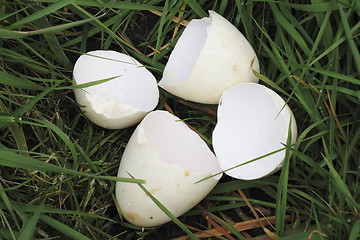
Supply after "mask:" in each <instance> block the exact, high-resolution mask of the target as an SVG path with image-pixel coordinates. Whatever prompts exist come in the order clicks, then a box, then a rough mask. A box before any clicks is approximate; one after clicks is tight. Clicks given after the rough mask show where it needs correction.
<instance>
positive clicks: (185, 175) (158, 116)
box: [116, 111, 221, 227]
mask: <svg viewBox="0 0 360 240" xmlns="http://www.w3.org/2000/svg"><path fill="white" fill-rule="evenodd" d="M219 172H221V169H220V167H219V165H218V163H217V160H216V157H215V155H214V154H213V153H212V152H211V151H210V149H209V148H208V146H207V145H206V143H205V142H204V141H203V140H202V139H201V138H200V137H199V136H198V135H197V134H196V133H195V132H193V131H192V130H191V129H190V128H189V127H188V126H186V124H185V123H184V122H182V121H180V120H179V119H178V118H177V117H175V116H173V115H171V114H170V113H168V112H166V111H155V112H151V113H149V114H148V115H147V116H146V117H145V118H144V120H143V121H142V122H141V123H140V124H139V125H138V127H137V128H136V130H135V131H134V133H133V135H132V136H131V138H130V140H129V142H128V144H127V146H126V149H125V151H124V154H123V156H122V159H121V162H120V166H119V171H118V177H129V174H131V175H132V176H133V177H135V178H137V179H144V180H145V183H144V184H143V186H144V187H145V188H146V189H147V190H148V191H149V192H150V193H151V194H152V195H153V196H154V197H155V198H156V199H157V200H159V201H160V202H161V203H162V204H163V205H164V206H165V207H166V208H167V209H168V210H169V211H170V212H171V213H172V214H173V215H175V216H176V217H178V216H180V215H182V214H183V213H185V212H187V211H188V210H190V209H191V208H192V207H194V206H195V205H196V204H197V203H198V202H200V201H201V200H202V199H203V198H204V197H205V196H206V195H207V194H208V193H209V192H210V191H211V190H212V188H213V187H214V186H215V184H216V183H217V182H218V180H219V179H220V177H221V175H217V176H214V177H212V178H209V179H206V180H204V181H202V182H199V183H196V182H197V181H199V180H202V179H204V178H206V177H209V176H211V175H213V174H216V173H219ZM128 173H129V174H128ZM116 199H117V202H118V203H119V206H120V209H121V215H122V216H123V217H124V218H125V219H127V220H128V221H129V222H130V223H132V224H134V225H137V226H141V227H152V226H157V225H160V224H163V223H166V222H168V221H170V218H169V217H168V216H167V215H166V214H165V213H164V212H163V211H162V210H161V209H160V208H159V207H158V206H157V205H156V204H155V203H154V202H153V201H152V200H151V198H150V197H148V196H147V195H146V193H145V192H144V191H143V190H142V189H141V188H140V187H139V186H138V185H137V184H133V183H124V182H117V183H116Z"/></svg>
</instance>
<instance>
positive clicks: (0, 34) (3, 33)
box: [0, 18, 94, 39]
mask: <svg viewBox="0 0 360 240" xmlns="http://www.w3.org/2000/svg"><path fill="white" fill-rule="evenodd" d="M93 20H94V19H93V18H90V19H84V20H80V21H76V22H71V23H65V24H61V25H57V26H52V27H47V28H43V29H38V30H33V31H14V30H8V29H4V28H0V39H1V38H3V39H5V38H24V37H29V36H34V35H40V34H47V33H55V32H60V31H64V30H66V29H69V28H72V27H76V26H79V25H82V24H85V23H88V22H91V21H93Z"/></svg>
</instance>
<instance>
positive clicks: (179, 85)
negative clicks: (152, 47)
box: [159, 11, 260, 104]
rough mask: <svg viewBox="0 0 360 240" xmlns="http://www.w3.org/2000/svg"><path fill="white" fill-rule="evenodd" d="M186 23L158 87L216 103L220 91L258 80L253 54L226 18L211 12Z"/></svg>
mask: <svg viewBox="0 0 360 240" xmlns="http://www.w3.org/2000/svg"><path fill="white" fill-rule="evenodd" d="M209 13H210V17H209V18H202V19H194V20H192V21H190V22H189V24H188V25H187V27H186V28H185V30H184V32H183V33H182V35H181V37H180V38H179V40H178V42H177V43H176V45H175V47H174V50H173V51H172V53H171V55H170V58H169V61H168V62H167V64H166V66H165V69H164V72H163V77H162V79H161V81H160V82H159V86H160V87H161V88H163V89H165V90H166V91H168V92H170V93H172V94H174V95H176V96H178V97H181V98H184V99H186V100H190V101H194V102H199V103H205V104H218V103H219V100H220V97H221V94H222V93H223V91H224V90H225V89H227V88H229V87H231V86H234V85H236V84H239V83H244V82H258V79H257V78H256V77H255V76H254V74H253V72H252V68H253V69H254V70H256V71H257V72H259V68H260V67H259V62H258V59H257V57H256V54H255V52H254V50H253V48H252V47H251V45H250V44H249V42H248V41H247V40H246V38H245V37H244V36H243V35H242V34H241V32H240V31H239V30H238V29H237V28H236V27H235V26H233V25H232V24H231V23H230V22H229V21H228V20H226V19H225V18H224V17H222V16H220V15H219V14H217V13H216V12H214V11H209Z"/></svg>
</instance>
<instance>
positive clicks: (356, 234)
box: [349, 220, 360, 240]
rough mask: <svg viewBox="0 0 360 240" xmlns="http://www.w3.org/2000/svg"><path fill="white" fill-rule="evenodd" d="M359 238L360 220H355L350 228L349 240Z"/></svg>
mask: <svg viewBox="0 0 360 240" xmlns="http://www.w3.org/2000/svg"><path fill="white" fill-rule="evenodd" d="M359 238H360V220H357V221H356V222H355V223H354V225H353V226H352V228H351V232H350V236H349V240H356V239H359Z"/></svg>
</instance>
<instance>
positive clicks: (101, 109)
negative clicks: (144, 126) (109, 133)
mask: <svg viewBox="0 0 360 240" xmlns="http://www.w3.org/2000/svg"><path fill="white" fill-rule="evenodd" d="M73 74H74V80H75V82H76V84H85V83H89V82H93V81H98V80H104V79H109V78H113V79H111V80H109V81H106V82H104V83H101V84H97V85H94V86H90V87H86V88H83V89H76V90H75V96H76V100H77V101H78V103H79V104H80V105H82V106H83V110H84V112H85V115H86V116H87V117H88V118H89V119H90V120H92V121H93V122H94V123H96V124H98V125H100V126H102V127H106V128H112V129H116V128H125V127H128V126H131V125H133V124H136V123H138V122H140V121H141V119H142V118H143V117H144V116H145V115H146V114H147V113H148V112H149V111H151V110H152V109H154V108H155V107H156V105H157V103H158V98H159V90H158V88H157V83H156V79H155V77H154V76H153V75H152V74H151V73H150V71H148V70H147V69H146V68H145V67H144V66H142V65H141V64H140V63H139V62H138V61H136V60H135V59H134V58H132V57H130V56H128V55H126V54H123V53H118V52H115V51H103V50H97V51H92V52H88V53H87V54H84V55H82V56H80V58H79V59H78V60H77V61H76V63H75V67H74V72H73Z"/></svg>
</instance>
